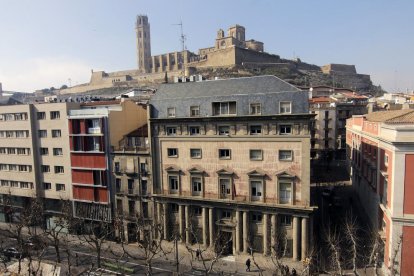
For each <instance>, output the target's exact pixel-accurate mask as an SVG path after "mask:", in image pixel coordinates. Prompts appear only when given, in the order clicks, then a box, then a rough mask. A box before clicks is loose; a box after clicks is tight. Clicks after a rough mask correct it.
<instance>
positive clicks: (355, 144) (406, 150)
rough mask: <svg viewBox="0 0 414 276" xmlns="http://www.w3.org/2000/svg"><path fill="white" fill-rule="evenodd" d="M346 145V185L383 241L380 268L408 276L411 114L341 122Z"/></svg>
mask: <svg viewBox="0 0 414 276" xmlns="http://www.w3.org/2000/svg"><path fill="white" fill-rule="evenodd" d="M346 143H347V155H348V160H349V165H350V171H351V176H352V185H353V187H354V189H355V191H356V193H357V195H358V196H359V198H360V202H361V203H362V206H363V207H364V211H365V213H366V215H367V217H368V219H369V220H370V223H371V224H372V225H373V227H374V229H378V231H379V232H380V234H381V237H382V239H383V241H384V245H385V246H384V264H385V267H384V268H385V269H386V270H388V271H387V273H389V268H390V267H391V266H394V268H396V269H397V270H399V271H398V274H400V275H412V274H413V273H414V269H413V265H412V260H413V259H414V186H413V181H414V174H413V172H414V110H410V109H406V110H393V111H379V112H374V113H369V114H367V115H363V116H353V117H352V118H351V119H348V120H347V125H346ZM399 244H400V245H399Z"/></svg>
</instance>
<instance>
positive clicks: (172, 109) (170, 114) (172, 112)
mask: <svg viewBox="0 0 414 276" xmlns="http://www.w3.org/2000/svg"><path fill="white" fill-rule="evenodd" d="M167 116H168V117H170V118H171V117H175V107H169V108H167Z"/></svg>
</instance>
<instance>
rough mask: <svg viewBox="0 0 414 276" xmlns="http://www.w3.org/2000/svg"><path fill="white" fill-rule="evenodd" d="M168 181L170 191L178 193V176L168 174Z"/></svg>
mask: <svg viewBox="0 0 414 276" xmlns="http://www.w3.org/2000/svg"><path fill="white" fill-rule="evenodd" d="M168 182H169V186H170V193H172V194H176V193H178V177H177V176H169V177H168Z"/></svg>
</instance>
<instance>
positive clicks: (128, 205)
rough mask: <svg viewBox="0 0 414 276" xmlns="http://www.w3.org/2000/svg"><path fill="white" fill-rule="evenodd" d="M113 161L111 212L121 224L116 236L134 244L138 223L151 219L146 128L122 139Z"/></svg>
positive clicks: (150, 190)
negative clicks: (113, 200) (112, 202)
mask: <svg viewBox="0 0 414 276" xmlns="http://www.w3.org/2000/svg"><path fill="white" fill-rule="evenodd" d="M112 159H113V164H114V170H113V179H114V182H113V184H114V186H113V191H115V202H114V209H115V214H116V216H118V217H120V218H122V221H123V225H122V226H121V227H120V229H119V231H117V232H116V234H117V236H118V237H119V238H121V239H122V240H123V241H124V242H133V241H136V239H137V235H136V233H137V225H136V223H137V220H140V219H141V218H142V219H148V220H150V219H152V218H153V212H152V210H153V208H152V204H151V198H150V196H151V194H152V178H151V167H152V164H151V162H152V159H151V152H150V143H149V138H148V125H147V124H145V125H143V126H141V127H139V128H137V129H136V130H134V131H132V132H130V133H128V134H127V135H125V136H124V138H123V139H122V140H121V141H119V144H118V146H116V147H114V148H113V152H112ZM141 221H142V220H141Z"/></svg>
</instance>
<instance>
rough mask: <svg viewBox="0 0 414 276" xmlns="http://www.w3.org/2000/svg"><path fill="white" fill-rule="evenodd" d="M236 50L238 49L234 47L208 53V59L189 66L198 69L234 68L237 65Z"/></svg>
mask: <svg viewBox="0 0 414 276" xmlns="http://www.w3.org/2000/svg"><path fill="white" fill-rule="evenodd" d="M235 49H236V47H234V46H233V47H229V48H225V49H221V50H217V51H214V52H211V53H208V54H207V59H205V60H201V61H198V62H191V63H188V64H187V66H191V67H196V68H203V67H229V66H234V65H235V64H236V58H235V57H236V54H235Z"/></svg>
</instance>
